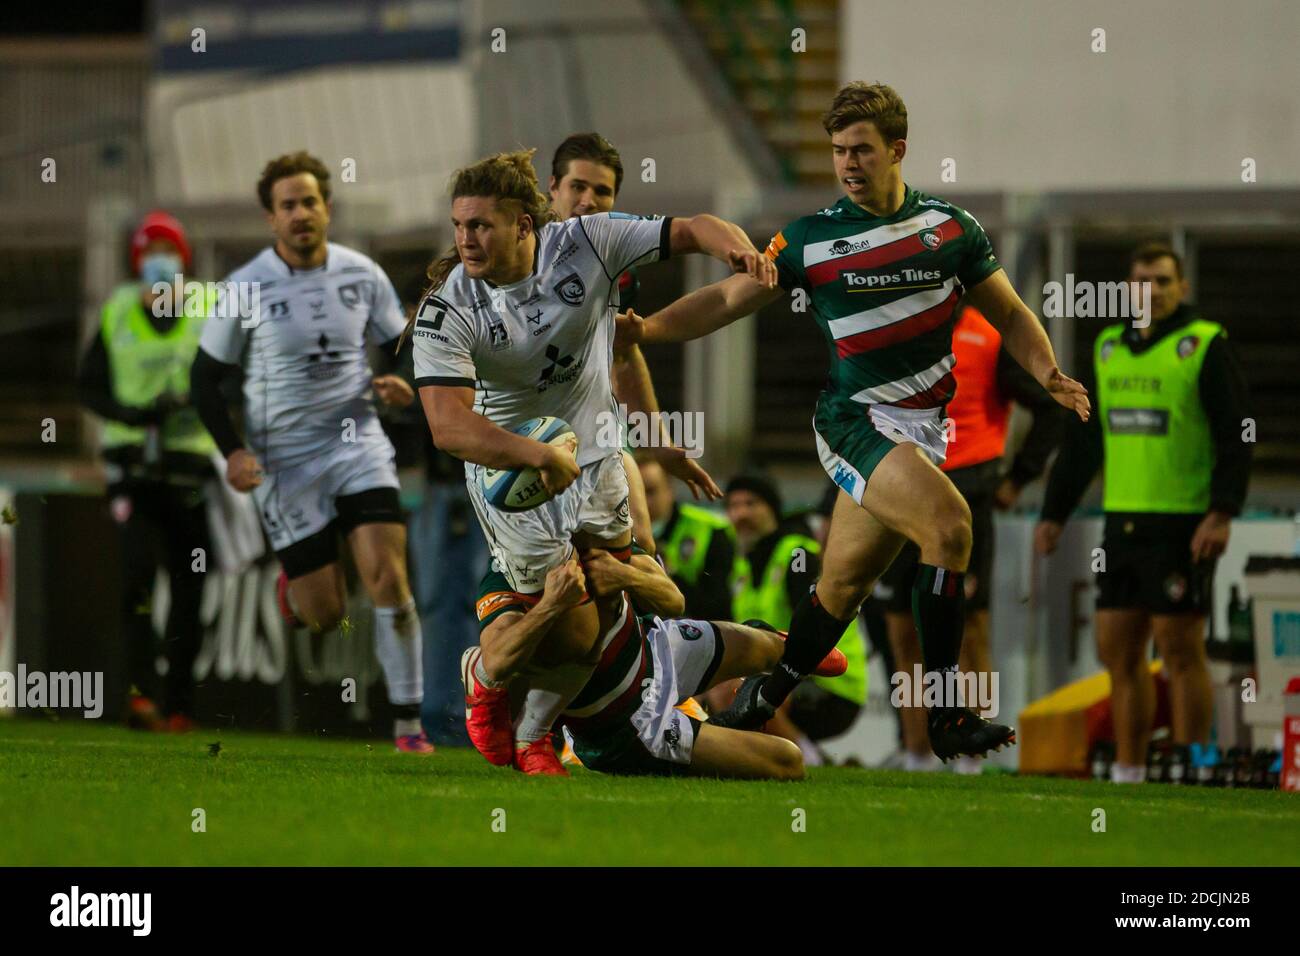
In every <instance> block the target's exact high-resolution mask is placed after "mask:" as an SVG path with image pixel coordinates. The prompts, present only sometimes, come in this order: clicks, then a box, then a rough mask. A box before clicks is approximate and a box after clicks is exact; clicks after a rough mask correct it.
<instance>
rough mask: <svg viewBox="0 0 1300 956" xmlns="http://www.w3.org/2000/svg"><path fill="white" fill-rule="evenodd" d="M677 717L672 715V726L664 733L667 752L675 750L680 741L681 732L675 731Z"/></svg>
mask: <svg viewBox="0 0 1300 956" xmlns="http://www.w3.org/2000/svg"><path fill="white" fill-rule="evenodd" d="M677 724H678V717H677V715H676V714H674V715H673V721H672V726H670V727H669V728H668V729H667V730H665V731H664V743H666V744H667V745H668V749H669V750H676V749H677V746H678V744H680V743H681V741H682V732H681V731H680V730H678V729H677Z"/></svg>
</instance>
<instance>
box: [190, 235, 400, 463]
mask: <svg viewBox="0 0 1300 956" xmlns="http://www.w3.org/2000/svg"><path fill="white" fill-rule="evenodd" d="M226 281H227V282H232V283H254V282H255V283H257V284H258V297H257V299H254V300H253V301H256V302H257V303H258V311H257V313H256V314H255V315H253V316H252V317H251V318H250V319H248V320H244V321H241V320H240V319H237V318H225V317H222V316H220V315H218V316H217V317H215V318H210V319H209V320H208V321H207V322H206V323H205V324H204V328H203V336H202V338H201V339H200V340H199V347H200V348H201V349H203V351H205V352H207V353H208V354H209V355H210V356H212V357H213V358H214V359H216V360H217V361H219V362H225V363H227V364H229V365H241V366H243V369H244V400H245V408H244V418H245V428H244V431H245V437H246V438H247V440H248V444H249V446H250V448H251V449H252V451H253V453H254V454H255V455H257V457H258V460H259V461H260V462H261V463H262V466H263V467H264V468H265V469H266V470H267V471H274V470H277V469H280V468H288V467H291V466H293V465H298V464H301V463H302V462H304V461H307V460H308V459H311V458H314V457H316V456H318V455H322V454H325V453H327V452H329V451H330V450H332V449H337V448H338V447H339V443H340V442H341V441H343V439H344V436H345V419H349V418H350V419H352V420H353V421H354V422H355V423H356V425H355V432H354V433H353V435H352V436H349V437H355V439H356V441H357V442H359V443H364V442H367V441H375V440H379V441H383V442H387V438H386V437H385V436H384V432H383V428H382V427H381V426H380V424H379V417H378V415H377V414H376V412H375V403H374V396H373V395H372V394H371V387H370V381H371V379H372V378H373V373H372V372H371V369H370V363H369V361H368V360H367V357H366V343H367V341H369V342H373V343H375V344H377V345H378V344H382V343H384V342H390V341H392V340H393V339H395V338H397V337H398V336H399V335H401V334H402V330H403V329H404V328H405V327H406V320H405V318H404V317H403V315H402V308H401V305H400V303H399V302H398V299H397V292H396V290H394V288H393V284H392V282H390V281H389V279H388V276H387V275H385V274H384V270H383V269H381V268H379V266H378V265H376V264H375V262H374V261H373V260H371V259H370V258H369V257H368V256H364V255H362V254H361V253H359V252H357V251H356V250H354V249H348V248H347V247H346V246H339V245H335V244H334V243H332V242H331V243H329V246H328V252H327V255H326V258H325V264H324V265H323V266H321V267H320V268H319V269H312V270H309V271H305V272H304V271H301V270H297V269H291V268H290V267H289V265H288V264H287V263H286V262H285V261H284V260H283V259H281V258H280V257H279V256H278V255H277V254H276V252H275V250H274V248H267V249H263V250H262V251H261V252H260V253H258V255H257V256H255V257H254V258H253V259H251V260H250V261H248V262H247V263H245V264H244V265H242V266H240V267H239V268H238V269H236V270H235V271H234V272H232V273H231V274H230V275H229V277H228V278H227V280H226ZM245 322H247V324H248V326H249V327H248V328H244V324H245Z"/></svg>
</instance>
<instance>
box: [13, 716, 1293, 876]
mask: <svg viewBox="0 0 1300 956" xmlns="http://www.w3.org/2000/svg"><path fill="white" fill-rule="evenodd" d="M217 740H219V741H220V742H221V752H220V754H219V755H217V756H215V757H214V756H211V755H210V754H209V746H208V745H209V744H210V743H211V742H213V741H217ZM196 807H202V808H203V809H204V810H205V811H206V814H207V832H206V833H194V832H192V830H191V820H192V817H191V811H192V810H193V809H194V808H196ZM1098 807H1100V808H1102V809H1104V810H1105V811H1106V832H1105V833H1095V832H1093V829H1092V822H1093V810H1094V808H1098ZM497 808H501V809H504V810H505V821H506V830H505V832H504V833H494V832H493V831H492V820H493V811H494V810H495V809H497ZM796 808H801V809H803V810H804V811H806V823H807V829H806V832H803V833H795V832H792V829H791V824H792V820H793V816H792V811H794V810H795V809H796ZM0 821H3V826H2V827H0V831H2V833H3V837H2V838H0V864H3V865H14V864H40V865H73V866H76V865H231V864H250V865H257V864H287V865H304V864H305V865H329V864H346V865H390V864H397V865H400V864H427V865H447V864H509V865H519V864H523V865H532V864H543V865H545V864H561V865H563V864H616V865H617V864H665V865H678V864H687V865H701V864H741V865H744V864H813V865H818V864H849V865H874V864H899V865H932V864H957V865H996V864H1011V865H1018V864H1043V865H1052V864H1083V865H1093V864H1117V865H1129V864H1139V865H1155V864H1161V865H1184V864H1200V865H1205V864H1211V865H1215V864H1235V865H1257V864H1266V865H1277V864H1290V865H1294V864H1296V863H1298V862H1300V794H1293V793H1279V792H1261V791H1223V790H1207V789H1200V788H1194V787H1172V786H1156V785H1150V786H1145V787H1112V786H1110V785H1102V784H1095V783H1091V782H1079V781H1069V780H1054V779H1048V778H1042V777H1024V778H1020V777H1015V776H1011V775H985V776H982V777H959V776H956V775H953V774H905V773H899V772H887V771H876V770H849V769H836V768H825V769H816V770H813V771H812V773H811V775H810V777H809V779H807V780H805V781H803V782H801V783H787V784H777V783H758V782H755V783H751V782H734V781H726V782H724V781H713V780H707V781H706V780H690V779H686V780H682V779H677V780H664V779H626V778H625V779H616V778H613V777H607V776H602V775H599V774H595V773H589V772H586V771H581V770H580V771H577V772H576V773H575V775H574V776H573V777H572V778H570V779H567V780H566V779H545V778H542V779H538V778H527V777H523V776H522V775H520V774H517V773H514V772H512V771H508V770H499V769H497V768H494V767H490V766H488V765H487V764H486V763H485V762H484V761H483V760H482V758H480V757H479V756H478V754H476V753H474V752H473V751H467V750H452V749H444V750H442V751H440V752H439V753H438V755H437V756H436V757H433V758H421V757H413V756H407V755H398V754H396V753H393V752H392V751H391V748H390V746H388V745H387V744H385V743H384V742H382V741H376V742H374V743H373V744H372V745H370V746H367V745H366V744H365V743H364V742H359V741H353V740H324V739H312V738H301V737H275V736H267V735H257V734H242V733H233V732H222V733H219V732H216V731H201V732H199V733H197V734H192V735H189V736H183V737H182V736H151V735H144V734H137V733H131V732H129V731H127V730H125V729H122V728H120V727H112V726H104V725H98V724H94V725H92V724H87V723H82V722H80V721H62V722H44V721H33V720H0Z"/></svg>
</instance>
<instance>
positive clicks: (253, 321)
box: [192, 152, 433, 754]
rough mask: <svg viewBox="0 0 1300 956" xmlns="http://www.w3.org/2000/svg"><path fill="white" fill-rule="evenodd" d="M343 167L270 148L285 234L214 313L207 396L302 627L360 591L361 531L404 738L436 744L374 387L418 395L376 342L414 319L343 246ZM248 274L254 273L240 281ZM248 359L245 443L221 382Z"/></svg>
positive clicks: (390, 342)
mask: <svg viewBox="0 0 1300 956" xmlns="http://www.w3.org/2000/svg"><path fill="white" fill-rule="evenodd" d="M329 180H330V175H329V170H328V169H326V167H325V166H324V164H322V163H321V161H320V160H319V159H317V158H315V157H314V156H311V155H309V154H307V153H305V152H298V153H291V154H288V155H285V156H281V157H279V158H277V159H273V160H271V161H270V162H269V163H267V165H266V168H265V169H264V170H263V172H262V177H261V179H260V180H259V181H258V184H257V193H258V198H259V199H260V200H261V202H262V206H263V208H264V209H265V210H266V219H267V222H268V224H269V225H270V227H271V231H272V233H273V234H274V236H275V243H274V244H273V245H272V246H270V247H269V248H267V249H264V250H262V252H260V253H259V254H258V255H257V256H255V257H254V258H253V259H252V260H250V261H249V262H248V263H246V264H245V265H243V266H241V267H240V268H238V269H236V270H235V271H234V272H233V273H231V275H230V276H229V278H228V279H227V280H226V281H227V283H233V284H236V285H235V286H233V288H236V289H240V290H245V289H251V288H256V289H257V295H256V297H255V298H249V299H248V300H247V301H245V296H247V295H251V293H237V294H239V296H240V302H241V305H251V303H252V302H256V303H257V305H258V309H257V312H256V314H254V315H252V316H250V317H249V318H247V319H241V318H239V317H235V316H234V315H233V314H231V315H227V314H225V313H228V312H229V313H233V311H234V309H232V308H226V309H222V310H221V311H222V314H221V315H218V316H216V317H214V318H213V319H210V320H209V321H208V323H207V324H206V325H205V327H204V330H203V338H202V339H201V340H200V343H199V352H198V355H197V356H196V357H195V361H194V368H193V371H192V379H193V395H194V402H195V405H196V406H197V407H198V409H199V414H200V416H201V417H202V419H203V424H204V425H205V426H207V429H208V431H209V432H211V433H212V437H213V438H214V439H215V440H216V442H217V445H218V446H219V447H220V448H221V452H222V454H224V455H225V456H226V473H227V476H228V478H229V480H230V483H231V484H232V485H233V486H234V487H235V488H236V489H237V490H239V491H251V492H252V493H253V496H254V498H255V499H256V501H257V506H258V510H259V512H260V513H261V516H262V526H263V527H264V528H265V529H266V533H267V535H268V536H269V537H270V539H271V546H272V547H273V548H274V549H275V552H276V555H277V557H279V559H280V563H281V564H282V565H283V568H284V571H283V574H282V576H281V581H280V597H281V605H282V610H283V611H284V612H285V615H286V619H287V620H289V622H290V623H291V624H294V625H296V624H297V623H298V622H302V623H304V624H306V625H307V626H308V627H311V628H312V629H313V630H315V631H318V632H319V631H323V630H328V629H329V628H332V627H334V626H336V625H337V624H338V623H339V622H340V621H341V620H342V619H343V616H344V613H345V609H346V602H347V590H346V585H345V583H344V578H343V569H342V566H341V565H340V564H339V560H338V536H339V535H340V534H342V535H344V536H345V537H346V538H347V541H348V546H349V547H350V548H351V551H352V557H353V559H354V560H355V562H356V566H357V571H358V573H359V575H360V577H361V581H362V583H363V584H364V586H365V588H366V591H367V593H369V595H370V598H371V600H372V601H373V602H374V607H375V616H374V628H375V654H376V656H377V657H378V658H379V663H380V665H381V666H382V668H383V671H384V678H385V681H386V683H387V686H388V697H389V701H390V702H391V703H392V704H393V707H394V711H395V714H396V720H395V723H394V729H393V734H394V737H395V739H396V743H397V749H398V750H400V751H404V752H409V753H422V754H430V753H432V752H433V745H432V744H431V743H429V740H428V738H427V737H426V736H425V734H424V732H423V731H422V730H421V729H420V699H421V697H422V695H423V674H422V671H421V667H420V654H421V649H420V621H419V615H418V614H416V611H415V602H414V600H413V599H412V598H411V590H410V587H409V585H408V583H407V575H406V524H405V519H404V516H403V514H402V509H401V505H400V502H399V500H398V488H399V485H398V481H397V470H396V468H395V467H394V451H393V446H392V444H391V443H390V442H389V440H388V438H387V436H386V435H385V434H384V432H383V429H382V427H381V426H380V423H379V417H378V415H377V414H376V412H375V397H378V398H379V400H380V401H383V402H385V403H388V404H395V405H398V406H406V405H409V404H410V403H411V402H412V401H413V400H414V397H415V392H414V390H413V389H412V388H411V386H410V385H409V384H407V383H406V382H405V381H403V380H402V379H401V378H400V377H399V376H396V375H381V376H378V377H376V376H375V375H374V374H373V373H372V372H371V369H370V364H369V361H368V360H367V357H366V348H367V344H374V345H380V346H382V347H383V354H386V355H391V354H392V353H393V352H394V349H395V345H396V342H397V340H398V339H399V337H400V336H401V334H402V330H403V328H404V327H405V324H406V320H405V318H404V317H403V315H402V310H401V305H400V303H399V302H398V299H397V293H396V291H395V290H394V289H393V285H392V283H391V282H390V281H389V279H388V276H386V275H385V274H384V272H383V270H382V269H380V268H379V266H378V265H376V264H375V263H374V262H373V261H372V260H371V259H369V258H367V257H366V256H364V255H362V254H361V253H359V252H356V251H354V250H352V249H348V248H346V247H344V246H340V245H337V244H335V243H332V242H329V241H328V238H327V233H328V229H329V224H330V213H331V205H330V181H329ZM243 283H248V284H250V285H248V286H244V285H239V284H243ZM233 366H242V367H243V370H244V376H245V377H244V399H245V402H246V407H245V413H244V426H245V434H246V435H247V438H248V441H249V444H250V445H251V446H252V447H251V449H250V448H245V447H244V443H243V442H242V441H241V440H240V438H239V436H238V435H237V434H236V432H235V427H234V424H233V423H232V421H231V418H230V412H229V409H228V408H227V407H226V405H225V402H224V400H223V399H222V397H221V393H220V391H219V383H220V380H221V378H222V377H223V376H224V375H225V374H226V373H227V372H228V371H230V370H231V368H232V367H233Z"/></svg>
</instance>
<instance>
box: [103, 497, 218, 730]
mask: <svg viewBox="0 0 1300 956" xmlns="http://www.w3.org/2000/svg"><path fill="white" fill-rule="evenodd" d="M108 498H109V508H110V511H111V513H112V516H113V520H114V521H115V522H116V523H117V527H118V531H119V535H120V540H121V545H122V565H121V572H122V573H121V588H122V635H123V637H124V639H125V640H126V642H127V676H128V679H129V680H130V682H131V684H132V685H134V686H135V687H136V688H137V689H138V690H139V692H140V693H142V694H144V695H145V696H147V697H151V698H154V699H155V700H158V699H159V698H158V690H159V688H158V686H157V685H158V676H157V669H156V666H155V660H156V658H157V657H158V655H159V653H161V654H162V655H163V656H164V657H166V659H167V680H166V685H165V688H164V691H165V694H164V696H163V697H162V699H161V701H160V703H161V706H162V709H163V710H164V711H165V712H166V713H169V714H184V715H186V716H191V715H192V714H193V708H194V658H195V657H196V656H197V655H198V653H199V646H200V645H201V643H202V640H203V632H202V628H201V626H200V624H199V602H200V599H201V597H202V596H203V582H204V580H205V579H206V577H207V575H206V574H205V573H204V572H203V571H195V570H194V567H195V566H196V562H197V561H198V559H197V558H196V556H195V553H194V552H195V549H196V548H201V549H202V552H203V559H202V561H203V563H202V564H199V565H198V566H199V567H203V568H206V567H207V562H208V561H210V560H211V559H212V555H211V553H210V551H211V542H210V540H209V537H208V522H207V516H206V512H205V510H204V497H203V491H202V487H201V486H197V487H196V486H194V485H190V486H186V485H180V484H169V483H166V482H161V481H142V480H131V481H125V482H121V483H119V484H115V485H112V486H110V487H109V490H108ZM159 566H162V567H163V568H164V569H165V570H166V573H167V576H168V583H169V584H170V586H171V587H170V590H171V605H170V608H169V610H168V613H167V625H166V628H165V630H164V632H163V639H162V644H161V646H160V645H159V643H158V639H157V635H156V634H155V633H154V630H153V624H152V607H153V586H154V578H155V577H156V575H157V570H158V568H159Z"/></svg>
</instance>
